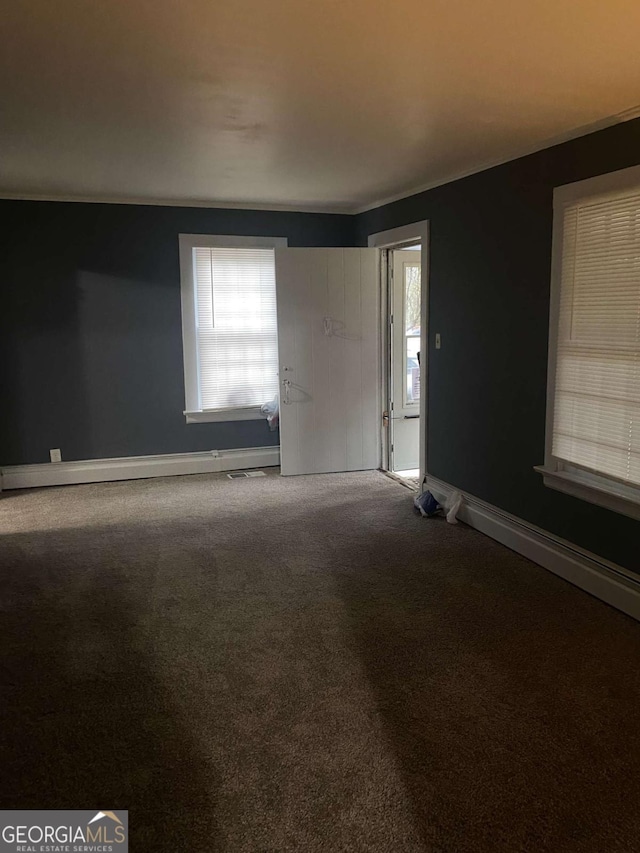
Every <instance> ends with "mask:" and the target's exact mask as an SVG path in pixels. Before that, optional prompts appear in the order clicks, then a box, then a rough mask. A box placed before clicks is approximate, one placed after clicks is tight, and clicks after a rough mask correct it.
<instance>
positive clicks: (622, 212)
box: [552, 190, 640, 485]
mask: <svg viewBox="0 0 640 853" xmlns="http://www.w3.org/2000/svg"><path fill="white" fill-rule="evenodd" d="M552 453H553V456H554V457H556V458H557V459H559V460H561V461H563V462H567V463H569V464H574V465H577V466H578V467H582V468H586V469H587V470H590V471H592V472H596V473H599V474H604V475H606V476H607V477H611V478H614V479H616V480H619V481H622V482H626V483H629V484H635V485H639V484H640V191H638V190H635V191H633V192H632V193H629V192H627V193H620V194H619V195H616V196H613V197H611V196H608V197H606V198H601V199H600V200H599V199H597V198H596V199H592V200H585V201H582V202H574V203H571V204H569V205H568V206H567V207H566V208H565V210H564V221H563V239H562V273H561V290H560V311H559V323H558V339H557V351H556V377H555V401H554V418H553V449H552Z"/></svg>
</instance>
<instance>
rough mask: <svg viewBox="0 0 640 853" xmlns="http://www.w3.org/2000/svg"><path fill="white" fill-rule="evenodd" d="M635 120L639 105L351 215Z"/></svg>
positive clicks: (398, 194) (356, 213)
mask: <svg viewBox="0 0 640 853" xmlns="http://www.w3.org/2000/svg"><path fill="white" fill-rule="evenodd" d="M635 118H640V105H638V106H637V107H632V108H631V109H629V110H624V111H623V112H620V113H616V114H615V115H612V116H607V118H603V119H599V120H598V121H594V122H591V123H590V124H584V125H581V126H580V127H576V128H574V129H573V130H569V131H565V132H564V133H560V134H558V135H557V136H553V137H550V138H547V139H545V140H543V141H542V142H539V143H537V144H536V145H530V146H527V147H526V148H522V149H519V150H518V151H516V152H514V153H512V154H509V155H508V156H506V157H500V158H497V159H495V160H488V161H485V162H483V163H481V164H479V165H477V166H473V167H472V168H470V169H465V170H464V171H462V172H452V173H450V174H449V175H448V176H447V177H446V178H439V179H438V180H435V181H430V182H429V183H426V184H420V185H418V186H415V187H413V188H412V189H409V190H403V191H402V192H400V193H395V194H394V195H390V196H385V197H383V198H379V199H377V200H376V201H372V202H368V203H367V204H365V205H362V206H361V207H358V208H354V209H353V210H352V211H351V213H353V214H355V215H358V214H360V213H366V212H367V211H369V210H375V209H376V208H377V207H384V205H386V204H392V203H393V202H394V201H402V199H405V198H411V196H414V195H418V194H419V193H424V192H427V191H428V190H434V189H436V188H437V187H442V186H444V185H445V184H451V183H453V182H454V181H459V180H462V178H468V177H470V176H471V175H477V174H479V173H480V172H484V171H486V170H487V169H493V168H495V167H496V166H502V165H504V164H505V163H510V162H511V161H512V160H519V159H520V158H521V157H528V156H529V154H535V153H536V152H538V151H544V150H545V149H546V148H553V147H554V145H562V143H563V142H570V141H571V140H572V139H579V138H580V137H581V136H588V135H589V134H590V133H596V132H597V131H598V130H606V128H608V127H613V126H614V125H616V124H623V123H624V122H626V121H632V120H633V119H635Z"/></svg>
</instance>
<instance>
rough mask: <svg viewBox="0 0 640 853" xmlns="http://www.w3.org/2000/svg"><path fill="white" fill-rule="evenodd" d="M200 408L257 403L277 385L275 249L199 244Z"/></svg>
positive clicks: (195, 261) (196, 262)
mask: <svg viewBox="0 0 640 853" xmlns="http://www.w3.org/2000/svg"><path fill="white" fill-rule="evenodd" d="M193 266H194V275H195V284H196V337H197V351H198V385H199V390H200V406H201V408H202V409H229V408H241V407H247V406H258V405H262V403H265V402H267V401H268V400H270V399H272V398H273V396H274V395H275V394H276V393H277V390H278V334H277V324H276V283H275V261H274V253H273V249H244V248H243V249H234V248H214V249H211V248H206V249H205V248H195V249H194V250H193Z"/></svg>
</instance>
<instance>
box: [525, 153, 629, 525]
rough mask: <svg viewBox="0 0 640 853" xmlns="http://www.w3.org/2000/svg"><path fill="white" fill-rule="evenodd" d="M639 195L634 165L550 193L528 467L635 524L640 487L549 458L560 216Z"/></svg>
mask: <svg viewBox="0 0 640 853" xmlns="http://www.w3.org/2000/svg"><path fill="white" fill-rule="evenodd" d="M634 190H640V166H633V167H631V168H629V169H621V170H620V171H618V172H611V173H609V174H605V175H599V176H597V177H595V178H588V179H587V180H584V181H576V182H575V183H573V184H566V185H565V186H561V187H556V188H555V189H554V191H553V241H552V254H551V294H550V306H549V351H548V368H547V411H546V422H545V454H544V464H543V465H536V466H534V470H535V471H537V472H538V473H540V474H542V477H543V482H544V485H545V486H548V487H549V488H551V489H555V490H556V491H560V492H564V493H565V494H569V495H572V496H573V497H576V498H580V499H581V500H584V501H587V502H589V503H592V504H596V505H598V506H602V507H605V508H606V509H610V510H613V511H614V512H617V513H620V514H621V515H626V516H629V517H631V518H636V519H640V487H637V486H634V485H631V484H629V483H625V482H623V481H621V480H617V479H616V478H614V477H610V476H608V475H606V474H597V473H594V472H593V471H591V470H589V469H587V468H581V467H580V466H579V465H575V464H572V463H569V462H566V461H564V460H562V459H559V458H558V457H556V456H554V455H553V452H552V449H553V423H554V408H555V396H556V395H555V390H556V389H555V384H556V367H557V352H558V333H559V320H560V288H561V284H562V251H563V241H564V218H565V217H564V212H565V208H566V207H567V206H569V205H572V204H575V203H576V202H578V201H584V202H589V201H592V200H595V199H599V200H605V199H606V198H607V197H609V198H614V197H616V196H618V195H620V194H621V193H624V192H629V191H634Z"/></svg>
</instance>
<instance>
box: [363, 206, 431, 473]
mask: <svg viewBox="0 0 640 853" xmlns="http://www.w3.org/2000/svg"><path fill="white" fill-rule="evenodd" d="M418 242H419V243H420V266H421V274H420V303H421V304H420V314H421V317H420V352H421V354H422V358H421V361H422V363H421V365H420V487H421V488H422V486H423V485H424V483H425V480H426V478H427V472H428V469H427V418H428V409H429V407H428V399H427V398H428V393H429V361H430V359H429V328H428V324H429V220H428V219H423V220H422V221H421V222H413V223H410V224H409V225H401V226H400V227H398V228H390V229H388V230H386V231H378V232H376V233H374V234H369V236H368V240H367V245H368V246H369V248H373V249H379V250H380V255H381V258H380V311H381V314H380V316H381V319H382V322H381V324H380V334H381V347H380V352H381V361H382V363H381V378H382V399H383V400H384V401H385V406H388V404H389V390H390V389H389V369H390V335H389V313H390V311H389V307H390V306H389V270H388V259H389V249H402V248H403V246H407V245H411V244H413V245H415V243H418ZM380 443H381V446H382V467H383V468H384V469H385V470H388V466H389V448H388V443H387V442H386V441H385V429H384V424H383V420H382V413H381V417H380Z"/></svg>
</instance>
